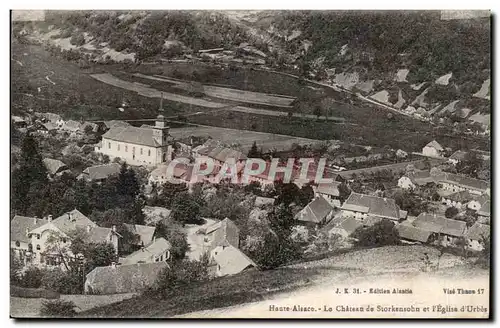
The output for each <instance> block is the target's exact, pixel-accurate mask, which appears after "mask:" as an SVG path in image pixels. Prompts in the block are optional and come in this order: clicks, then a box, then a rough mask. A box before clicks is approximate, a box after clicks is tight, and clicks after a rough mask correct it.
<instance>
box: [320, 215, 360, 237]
mask: <svg viewBox="0 0 500 328" xmlns="http://www.w3.org/2000/svg"><path fill="white" fill-rule="evenodd" d="M334 220H335V219H334ZM362 226H363V224H362V223H361V222H359V221H358V220H356V219H354V218H352V217H343V216H339V217H338V222H336V223H335V226H334V227H333V228H331V229H330V230H329V231H328V233H329V234H330V235H332V234H336V235H340V236H341V237H343V238H347V237H349V236H350V235H351V234H352V233H353V232H354V231H356V229H358V228H360V227H362Z"/></svg>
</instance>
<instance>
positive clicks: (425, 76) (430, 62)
mask: <svg viewBox="0 0 500 328" xmlns="http://www.w3.org/2000/svg"><path fill="white" fill-rule="evenodd" d="M484 16H485V15H484V12H483V11H481V12H479V14H474V13H473V14H468V13H464V12H459V13H453V12H440V11H399V12H396V11H391V12H387V11H366V12H361V11H106V12H103V11H47V12H46V13H45V21H44V22H30V23H24V22H14V29H13V31H14V34H26V35H31V36H33V35H34V36H35V37H36V38H38V39H41V40H43V42H49V43H51V44H53V45H54V44H55V46H59V47H66V50H68V49H69V50H78V51H83V52H86V53H88V56H89V59H95V58H96V57H95V56H96V54H95V53H96V52H99V51H100V55H99V56H100V57H99V56H97V60H98V61H107V60H112V61H124V60H129V61H141V60H148V59H152V58H153V59H154V58H158V57H165V58H174V57H176V56H179V55H182V54H183V53H184V54H185V53H197V52H198V50H201V49H211V48H224V49H226V50H235V49H236V48H238V47H239V46H240V45H241V44H242V43H247V44H249V45H252V46H253V47H254V48H255V49H258V51H261V53H263V54H265V55H266V58H265V63H266V65H267V66H271V67H277V68H286V69H287V70H288V71H290V70H295V71H296V74H297V75H302V76H304V77H306V78H313V79H316V80H321V81H328V82H330V83H336V84H338V85H340V86H342V87H344V88H347V89H351V90H353V91H356V92H361V93H362V94H364V95H366V96H374V97H375V98H377V101H382V102H385V103H386V104H390V105H393V106H396V107H398V108H400V109H402V110H406V111H408V112H412V111H414V110H415V111H416V110H419V111H420V114H422V116H424V117H425V116H427V117H430V116H435V115H436V114H440V115H441V116H443V115H444V116H454V119H459V120H460V119H461V120H464V119H467V117H470V116H472V115H476V114H477V115H479V116H481V115H483V116H484V115H487V114H489V112H490V101H489V98H490V91H489V83H490V80H489V78H490V69H491V67H490V62H491V58H490V53H491V47H490V43H491V40H490V30H491V27H490V19H489V17H484ZM443 17H444V18H443ZM67 57H69V58H72V55H71V53H70V54H68V55H67ZM76 57H77V56H76ZM450 73H451V74H450ZM380 92H382V93H380ZM457 100H459V101H458V102H456V104H455V105H454V108H453V110H452V111H448V110H446V111H442V109H443V108H445V107H446V106H448V105H449V104H451V103H452V102H455V101H457ZM456 110H459V111H458V112H457V113H458V114H456V113H455V112H456ZM464 110H465V111H464Z"/></svg>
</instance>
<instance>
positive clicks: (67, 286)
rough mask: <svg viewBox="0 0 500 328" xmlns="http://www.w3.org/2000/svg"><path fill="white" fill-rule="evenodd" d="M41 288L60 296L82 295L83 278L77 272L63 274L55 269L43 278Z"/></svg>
mask: <svg viewBox="0 0 500 328" xmlns="http://www.w3.org/2000/svg"><path fill="white" fill-rule="evenodd" d="M42 286H43V287H44V288H47V289H50V290H53V291H56V292H58V293H61V294H68V295H71V294H82V293H83V278H82V276H81V275H80V274H79V273H78V272H75V271H69V272H64V271H62V270H61V269H59V268H57V269H54V270H50V271H48V272H47V273H46V274H45V275H44V276H43V278H42Z"/></svg>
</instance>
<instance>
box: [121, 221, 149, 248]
mask: <svg viewBox="0 0 500 328" xmlns="http://www.w3.org/2000/svg"><path fill="white" fill-rule="evenodd" d="M123 226H124V227H125V228H126V229H127V230H128V231H129V232H130V233H132V234H134V235H138V236H139V238H138V239H137V242H136V243H135V246H137V247H143V246H144V245H149V244H151V243H152V242H153V240H154V234H155V230H156V227H151V226H146V225H141V224H129V223H124V224H123Z"/></svg>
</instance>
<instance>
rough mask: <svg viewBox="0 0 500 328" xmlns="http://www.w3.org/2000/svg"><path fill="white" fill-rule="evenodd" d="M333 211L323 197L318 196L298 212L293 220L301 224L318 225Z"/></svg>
mask: <svg viewBox="0 0 500 328" xmlns="http://www.w3.org/2000/svg"><path fill="white" fill-rule="evenodd" d="M333 210H334V208H333V207H332V205H330V203H329V202H328V201H327V200H326V199H325V198H324V197H323V196H319V197H316V198H314V199H313V200H312V201H311V202H310V203H309V204H307V206H306V207H304V208H303V209H302V210H301V211H300V212H298V213H297V214H296V215H295V219H296V220H298V221H302V222H312V223H320V222H321V221H323V220H324V219H325V218H326V217H327V215H328V214H330V213H331V212H332V211H333Z"/></svg>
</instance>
